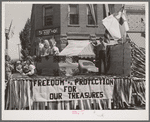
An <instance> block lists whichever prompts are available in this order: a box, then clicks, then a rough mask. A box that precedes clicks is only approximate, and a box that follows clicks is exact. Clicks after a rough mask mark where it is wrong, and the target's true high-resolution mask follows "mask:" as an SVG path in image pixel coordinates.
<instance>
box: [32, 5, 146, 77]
mask: <svg viewBox="0 0 150 122" xmlns="http://www.w3.org/2000/svg"><path fill="white" fill-rule="evenodd" d="M121 7H122V5H121V4H112V8H114V10H113V11H114V12H115V13H116V12H118V11H119V10H120V9H121ZM94 10H95V14H96V16H95V21H94V20H93V19H92V16H91V13H90V12H89V5H88V4H34V5H33V7H32V14H31V42H32V44H31V45H32V55H35V54H36V40H37V38H38V37H41V38H43V39H48V40H49V39H50V38H52V37H53V36H54V37H55V40H56V42H57V47H58V48H59V49H60V51H62V50H63V49H64V48H65V46H66V44H67V42H68V41H69V40H80V41H81V40H83V41H84V40H90V39H91V38H92V39H98V38H99V37H100V36H103V35H104V33H105V28H104V26H103V24H102V19H103V18H104V16H105V15H104V14H105V11H104V10H105V9H104V5H103V4H95V5H94ZM125 10H126V14H127V20H128V24H129V31H128V32H127V40H131V41H132V42H134V43H135V44H136V45H137V46H138V47H140V48H142V49H145V6H144V5H125ZM110 55H111V56H110V63H109V65H110V66H109V67H110V68H109V70H108V74H111V75H125V76H129V75H130V72H131V47H130V44H129V43H126V44H125V45H124V46H122V45H116V46H110ZM48 64H50V63H48ZM48 64H47V65H48ZM47 65H46V64H45V67H46V68H47ZM42 67H44V66H42Z"/></svg>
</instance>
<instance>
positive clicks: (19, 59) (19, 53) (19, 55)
mask: <svg viewBox="0 0 150 122" xmlns="http://www.w3.org/2000/svg"><path fill="white" fill-rule="evenodd" d="M17 45H18V53H19V60H20V49H19V48H20V46H19V45H20V44H17Z"/></svg>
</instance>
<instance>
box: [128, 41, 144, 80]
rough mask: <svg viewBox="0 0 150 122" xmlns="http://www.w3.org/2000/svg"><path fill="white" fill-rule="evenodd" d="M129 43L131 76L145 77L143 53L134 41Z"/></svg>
mask: <svg viewBox="0 0 150 122" xmlns="http://www.w3.org/2000/svg"><path fill="white" fill-rule="evenodd" d="M130 45H131V48H132V49H131V58H132V62H131V77H137V78H145V53H144V51H142V50H141V49H140V48H139V47H138V46H137V45H136V44H135V43H134V42H132V41H130Z"/></svg>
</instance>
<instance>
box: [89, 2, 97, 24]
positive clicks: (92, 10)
mask: <svg viewBox="0 0 150 122" xmlns="http://www.w3.org/2000/svg"><path fill="white" fill-rule="evenodd" d="M89 8H90V11H91V14H92V17H93V20H94V23H95V25H96V16H95V10H94V5H93V4H89Z"/></svg>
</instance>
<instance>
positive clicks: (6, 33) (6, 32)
mask: <svg viewBox="0 0 150 122" xmlns="http://www.w3.org/2000/svg"><path fill="white" fill-rule="evenodd" d="M5 38H6V50H5V51H6V55H8V39H9V37H8V29H5Z"/></svg>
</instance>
